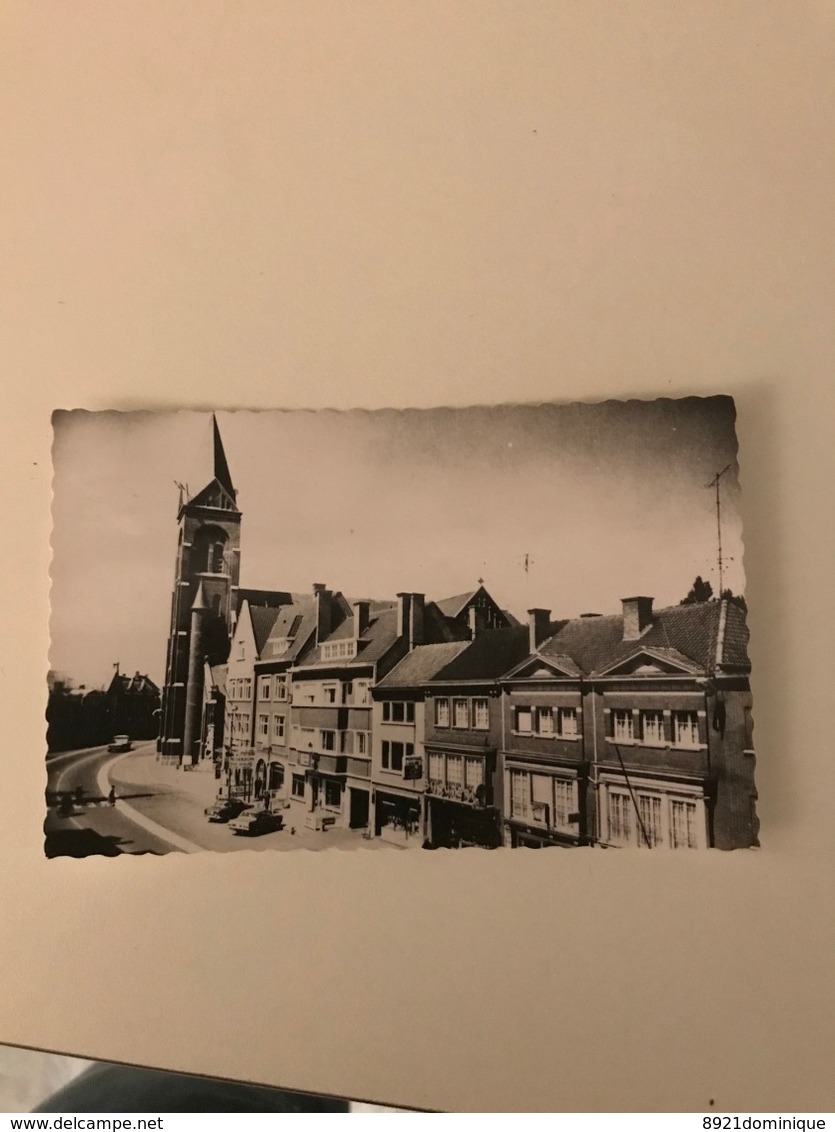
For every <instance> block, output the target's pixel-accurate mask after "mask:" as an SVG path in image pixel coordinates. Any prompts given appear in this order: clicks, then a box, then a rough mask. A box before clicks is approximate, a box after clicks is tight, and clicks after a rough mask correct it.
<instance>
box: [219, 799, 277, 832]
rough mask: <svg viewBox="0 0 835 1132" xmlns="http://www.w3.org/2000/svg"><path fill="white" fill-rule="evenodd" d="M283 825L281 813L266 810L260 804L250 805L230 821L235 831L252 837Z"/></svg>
mask: <svg viewBox="0 0 835 1132" xmlns="http://www.w3.org/2000/svg"><path fill="white" fill-rule="evenodd" d="M281 826H282V821H281V815H280V814H274V813H273V812H272V811H271V810H264V809H262V808H261V807H260V806H248V807H247V808H246V809H245V810H243V811H242V812H241V813H240V814H238V816H237V817H236V818H232V820H231V821H230V822H229V828H230V829H232V830H234V831H235V833H246V834H249V836H250V837H255V836H257V835H258V834H260V833H273V832H274V831H275V830H277V829H281Z"/></svg>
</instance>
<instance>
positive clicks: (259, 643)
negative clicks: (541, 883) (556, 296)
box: [45, 397, 758, 857]
mask: <svg viewBox="0 0 835 1132" xmlns="http://www.w3.org/2000/svg"><path fill="white" fill-rule="evenodd" d="M734 420H735V412H734V405H733V401H732V400H731V399H730V398H728V397H710V398H687V399H681V400H671V399H659V400H657V401H624V402H618V401H610V402H605V403H601V404H574V405H557V404H540V405H501V406H495V407H477V408H469V409H440V408H439V409H436V410H408V411H396V410H390V411H375V412H369V411H359V410H357V411H349V412H300V411H293V412H289V411H288V412H279V411H275V412H272V411H271V412H238V413H216V414H210V413H205V414H204V413H197V412H179V413H159V414H155V413H115V412H113V413H107V412H100V413H88V412H83V411H77V412H58V413H56V414H55V418H54V430H55V431H54V449H53V451H54V506H53V518H54V531H53V563H52V637H51V656H50V666H51V667H50V673H49V701H48V712H47V717H48V733H47V746H48V754H47V778H48V783H47V792H46V799H47V814H46V822H45V835H46V841H45V848H46V853H47V855H48V856H51V857H55V856H62V855H71V856H76V857H78V856H87V855H94V854H95V855H102V854H103V855H118V854H121V853H155V854H159V853H167V852H172V851H177V852H195V851H199V850H214V851H219V852H228V851H233V850H236V849H241V848H247V849H251V848H257V849H263V850H278V851H283V850H293V849H308V850H320V849H342V850H349V849H357V850H379V851H386V852H392V851H394V852H397V851H401V850H403V849H439V848H442V849H459V848H464V847H480V848H484V849H497V848H546V847H581V848H586V849H589V848H595V849H599V848H654V849H655V848H657V849H662V848H666V849H704V848H710V847H715V848H722V849H733V848H742V847H750V846H755V845H757V844H758V822H757V816H756V790H755V785H754V754H753V747H752V720H751V694H750V684H749V675H750V664H749V659H748V652H747V639H748V634H747V628H746V603H745V596H744V589H745V586H744V573H743V563H742V530H741V521H740V516H739V491H740V489H739V480H738V465H737V444H736V437H735V430H734Z"/></svg>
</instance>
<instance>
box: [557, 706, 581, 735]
mask: <svg viewBox="0 0 835 1132" xmlns="http://www.w3.org/2000/svg"><path fill="white" fill-rule="evenodd" d="M557 730H558V731H559V734H560V735H561V736H562V738H563V739H575V738H576V737H577V735H578V734H579V727H578V723H577V709H576V708H573V707H561V708H559V710H558V711H557Z"/></svg>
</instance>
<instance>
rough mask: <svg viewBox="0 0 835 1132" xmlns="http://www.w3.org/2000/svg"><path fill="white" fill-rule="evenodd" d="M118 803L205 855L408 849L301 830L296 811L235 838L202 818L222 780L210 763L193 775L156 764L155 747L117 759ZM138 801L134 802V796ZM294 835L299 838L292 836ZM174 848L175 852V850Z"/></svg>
mask: <svg viewBox="0 0 835 1132" xmlns="http://www.w3.org/2000/svg"><path fill="white" fill-rule="evenodd" d="M109 777H110V780H111V781H112V782H113V783H114V784H115V786H116V794H117V797H124V798H125V800H126V801H127V802H128V803H129V805H130V806H131V807H132V808H134V809H136V810H137V811H138V812H139V813H140V814H142V815H143V816H145V817H146V818H149V819H151V820H152V821H153V822H155V823H156V824H157V825H158V826H161V827H163V828H164V829H168V830H170V831H171V832H172V833H174V834H176V835H178V836H179V837H184V838H186V839H187V840H188V841H189V842H191V843H192V844H193V845H195V846H198V847H199V848H201V849H209V850H214V851H216V852H221V853H228V852H232V851H234V850H236V849H256V850H266V849H275V850H278V851H289V850H292V849H308V850H313V851H314V852H318V851H321V850H322V849H360V850H374V851H377V850H381V849H383V850H388V851H390V850H395V851H397V850H399V849H401V848H405V846H400V845H396V844H392V843H391V842H388V841H385V840H383V839H382V838H379V837H375V838H371V839H367V838H366V837H365V836H364V833H363V831H362V830H357V829H329V830H328V831H327V832H317V831H315V830H312V829H305V828H304V827H303V824H302V822H303V815H302V814H301V813H300V811H299V810H298V809H295V808H293V809H291V810H283V811H281V812H282V815H283V816H284V820H285V822H286V823H287V825H286V827H285V828H284V829H282V830H278V831H276V832H273V833H267V834H264V835H262V836H261V837H242V836H238V835H236V834H235V833H234V832H233V831H232V830H231V829H229V827H228V826H227V825H225V824H214V823H212V822H209V821H208V820H207V818H206V816H205V814H204V812H203V811H204V810H205V808H206V807H207V806H209V805H211V803H212V802H214V801H215V799H216V798H217V794H218V789H219V788H220V786H221V782H220V780H218V779H216V778H215V776H214V767H213V765H212V763H211V762H208V761H206V762H203V763H201V764H198V766H197V767H196V768H195V769H193V770H187V771H184V770H181V769H180V768H179V767H178V766H177V765H176V764H175V765H173V766H172V765H168V764H165V763H162V762H160V761H158V760H157V757H156V750H155V747H154V745H153V744H146V745H144V746H142V747H139V748H137V749H136V750H135V751H132V752H131V753H130V754H129V755H125V756H124V757H123V758H120V759H118V761H116V762H115V763H114V764H112V766H111V768H110V771H109ZM134 793H135V794H136V795H137V796H136V797H131V795H132V794H134ZM291 829H295V833H291ZM175 847H176V846H175Z"/></svg>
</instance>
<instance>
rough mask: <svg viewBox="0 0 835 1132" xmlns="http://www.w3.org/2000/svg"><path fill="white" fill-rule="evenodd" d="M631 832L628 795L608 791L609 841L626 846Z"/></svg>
mask: <svg viewBox="0 0 835 1132" xmlns="http://www.w3.org/2000/svg"><path fill="white" fill-rule="evenodd" d="M631 830H632V802H631V801H630V799H629V795H628V794H621V793H619V792H618V791H616V790H610V791H609V840H610V841H614V842H616V843H619V844H621V845H626V844H628V843H629V840H630V837H631Z"/></svg>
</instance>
